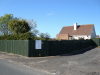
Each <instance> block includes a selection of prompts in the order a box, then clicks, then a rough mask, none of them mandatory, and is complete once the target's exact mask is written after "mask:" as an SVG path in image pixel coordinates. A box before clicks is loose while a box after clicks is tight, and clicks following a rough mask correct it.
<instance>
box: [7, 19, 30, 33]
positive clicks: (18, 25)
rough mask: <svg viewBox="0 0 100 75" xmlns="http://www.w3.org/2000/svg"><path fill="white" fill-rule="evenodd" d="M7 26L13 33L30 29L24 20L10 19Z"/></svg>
mask: <svg viewBox="0 0 100 75" xmlns="http://www.w3.org/2000/svg"><path fill="white" fill-rule="evenodd" d="M8 28H9V30H10V31H12V32H13V33H14V34H18V33H26V32H29V31H30V29H31V28H30V26H29V24H28V22H27V21H26V20H11V21H9V23H8Z"/></svg>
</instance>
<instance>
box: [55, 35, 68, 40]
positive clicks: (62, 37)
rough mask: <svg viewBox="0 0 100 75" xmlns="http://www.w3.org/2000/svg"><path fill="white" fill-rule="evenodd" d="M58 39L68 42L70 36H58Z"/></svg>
mask: <svg viewBox="0 0 100 75" xmlns="http://www.w3.org/2000/svg"><path fill="white" fill-rule="evenodd" d="M56 39H58V40H68V39H69V35H68V34H57V36H56Z"/></svg>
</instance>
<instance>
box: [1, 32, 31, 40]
mask: <svg viewBox="0 0 100 75" xmlns="http://www.w3.org/2000/svg"><path fill="white" fill-rule="evenodd" d="M29 38H31V33H29V32H27V33H23V34H21V33H20V34H17V35H16V34H9V35H4V36H0V40H28V39H29Z"/></svg>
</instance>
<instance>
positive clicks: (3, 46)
mask: <svg viewBox="0 0 100 75" xmlns="http://www.w3.org/2000/svg"><path fill="white" fill-rule="evenodd" d="M41 46H42V48H41V49H35V40H0V51H2V52H8V53H14V54H19V55H23V56H27V57H43V56H54V55H60V54H64V53H70V52H73V51H75V50H81V49H83V48H87V47H89V46H100V39H91V40H61V41H42V44H41Z"/></svg>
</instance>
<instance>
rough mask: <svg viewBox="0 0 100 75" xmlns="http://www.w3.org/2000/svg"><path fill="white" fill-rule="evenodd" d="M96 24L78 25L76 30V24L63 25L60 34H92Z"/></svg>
mask: <svg viewBox="0 0 100 75" xmlns="http://www.w3.org/2000/svg"><path fill="white" fill-rule="evenodd" d="M93 26H94V24H87V25H77V29H76V30H74V26H66V27H63V28H62V30H61V31H60V33H59V34H69V35H91V33H92V29H93Z"/></svg>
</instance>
